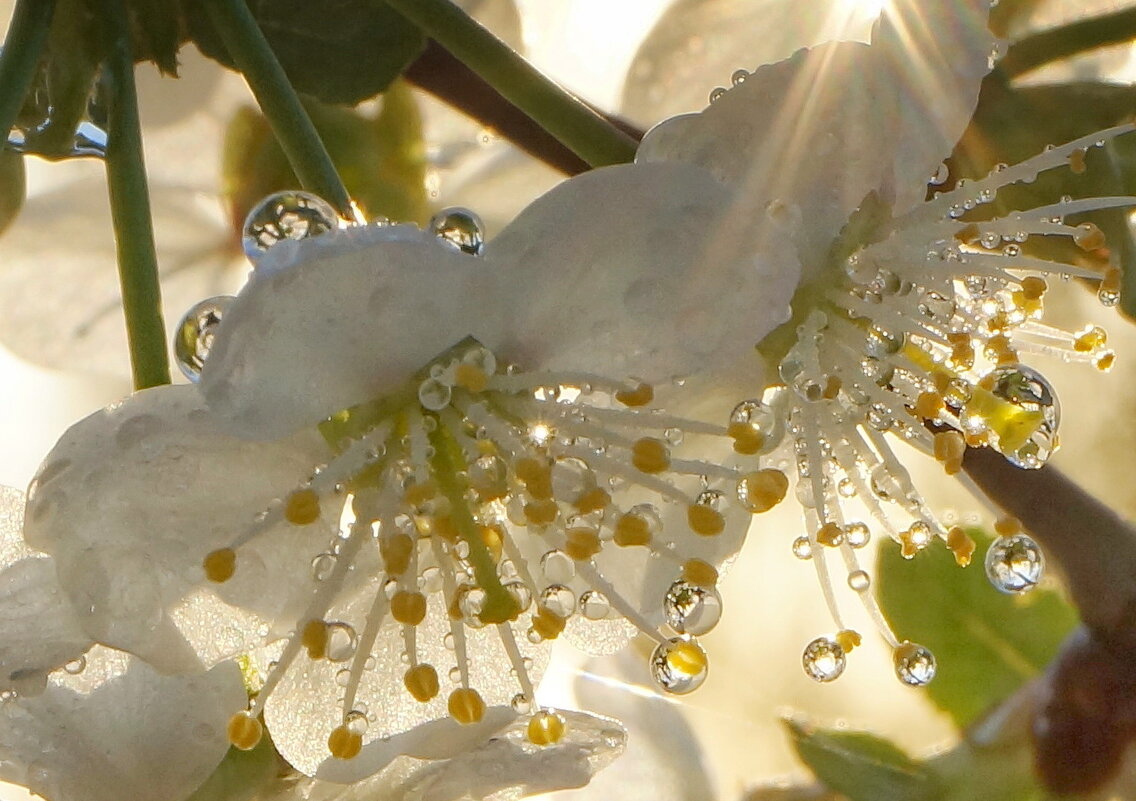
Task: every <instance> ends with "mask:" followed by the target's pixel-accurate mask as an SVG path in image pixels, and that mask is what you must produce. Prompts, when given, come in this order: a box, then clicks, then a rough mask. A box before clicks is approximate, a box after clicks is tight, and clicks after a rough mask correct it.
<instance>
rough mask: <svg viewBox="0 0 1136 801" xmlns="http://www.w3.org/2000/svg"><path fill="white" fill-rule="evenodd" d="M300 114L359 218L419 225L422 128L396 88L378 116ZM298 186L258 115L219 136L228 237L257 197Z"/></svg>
mask: <svg viewBox="0 0 1136 801" xmlns="http://www.w3.org/2000/svg"><path fill="white" fill-rule="evenodd" d="M305 107H306V108H307V111H308V114H309V115H310V116H311V118H312V122H313V123H314V124H315V126H316V130H317V131H319V134H320V138H321V139H322V140H323V142H324V144H325V145H326V147H327V150H328V153H329V154H330V155H331V158H332V160H333V161H334V162H335V164H336V166H337V167H338V169H339V174H340V176H341V177H342V179H343V183H344V185H345V186H346V187H347V191H348V193H349V194H350V195H351V197H352V199H353V200H354V201H355V202H356V203H357V204H358V205H359V208H360V209H361V210H362V212H363V213H364V215H366V216H367V217H369V218H374V217H380V216H381V217H389V218H390V219H392V220H399V221H405V222H417V223H420V224H421V223H425V222H426V219H427V218H428V217H429V206H428V203H427V195H426V152H425V143H424V141H423V138H422V120H421V117H420V115H419V112H418V106H417V103H416V102H415V100H414V97H413V95H412V94H411V91H410V89H409V88H407V87H406V85H405V84H404V83H403V82H401V81H396V82H395V83H393V84H392V85H391V87H390V88H389V89H388V90H387V92H386V93H385V94H384V95H383V97H382V105H381V107H380V110H379V111H378V113H377V114H368V113H364V112H360V111H355V110H353V109H345V108H340V107H338V106H329V105H325V104H323V103H318V102H316V101H311V100H310V101H308V102H306V103H305ZM299 185H300V184H299V181H298V180H297V179H296V177H295V175H294V174H293V172H292V168H291V167H290V166H289V164H288V159H287V158H286V157H285V156H284V151H283V150H282V149H281V148H280V145H279V144H278V143H277V141H276V138H275V137H274V136H273V134H272V130H271V128H270V127H269V125H268V121H267V120H266V119H265V118H264V116H263V115H262V114H261V113H260V112H259V111H254V110H253V109H251V108H247V107H246V108H244V109H241V110H240V111H239V112H238V113H237V115H236V116H235V117H234V118H233V120H232V121H231V122H230V124H229V128H228V130H227V131H226V133H225V146H224V156H223V164H222V192H223V194H224V196H225V203H226V206H227V207H228V208H229V214H230V219H231V221H232V224H233V226H234V231H239V229H240V226H241V224H242V223H243V221H244V218H245V215H246V214H248V212H249V210H250V209H251V208H252V207H253V205H255V204H256V203H257V201H259V200H260V199H261V198H262V197H264V196H265V195H268V194H270V193H272V192H278V191H281V190H285V189H295V188H297V187H298V186H299Z"/></svg>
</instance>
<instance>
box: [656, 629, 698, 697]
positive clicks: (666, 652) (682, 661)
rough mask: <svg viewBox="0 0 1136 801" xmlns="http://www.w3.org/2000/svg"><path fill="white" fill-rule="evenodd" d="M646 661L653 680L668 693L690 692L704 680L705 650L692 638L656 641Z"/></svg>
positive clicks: (680, 693) (681, 693)
mask: <svg viewBox="0 0 1136 801" xmlns="http://www.w3.org/2000/svg"><path fill="white" fill-rule="evenodd" d="M650 664H651V676H652V678H654V680H655V683H656V684H658V685H659V687H661V688H662V689H663V690H665V691H666V692H668V693H673V694H675V695H683V694H684V693H689V692H693V691H694V690H697V689H698V688H699V687H700V686H702V682H704V681H706V673H707V670H708V662H707V659H706V652H705V651H704V650H703V649H702V646H701V645H699V644H698V643H697V642H695V641H694V640H688V639H685V638H683V637H675V638H673V639H670V640H666V641H665V642H662V643H659V645H658V646H657V647H656V648H655V650H654V653H652V654H651V662H650Z"/></svg>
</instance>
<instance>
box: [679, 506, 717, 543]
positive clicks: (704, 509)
mask: <svg viewBox="0 0 1136 801" xmlns="http://www.w3.org/2000/svg"><path fill="white" fill-rule="evenodd" d="M686 522H687V523H688V524H689V525H690V530H691V531H693V532H694V533H695V534H700V535H702V536H703V537H713V536H715V535H717V534H721V533H722V531H723V530H724V529H725V528H726V518H724V517H722V513H721V512H719V511H718V510H717V509H713V508H711V507H709V506H706V505H705V504H701V503H695V504H692V505H690V506H689V507H687V510H686Z"/></svg>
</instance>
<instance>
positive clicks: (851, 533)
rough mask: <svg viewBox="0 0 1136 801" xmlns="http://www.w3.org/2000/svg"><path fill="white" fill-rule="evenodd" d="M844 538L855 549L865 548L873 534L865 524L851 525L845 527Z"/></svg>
mask: <svg viewBox="0 0 1136 801" xmlns="http://www.w3.org/2000/svg"><path fill="white" fill-rule="evenodd" d="M844 537H845V539H847V541H848V544H849V545H851V546H852V547H853V548H863V547H864V546H865V545H867V544H868V541H869V540H870V539H871V538H872V532H871V531H870V530H869V529H868V527H867V526H866V525H864V524H863V523H849V524H848V525H847V526H845V527H844Z"/></svg>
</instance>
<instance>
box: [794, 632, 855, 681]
mask: <svg viewBox="0 0 1136 801" xmlns="http://www.w3.org/2000/svg"><path fill="white" fill-rule="evenodd" d="M845 664H846V661H845V658H844V649H843V648H841V647H840V644H839V643H838V642H836V641H835V640H830V639H829V638H828V637H817V638H816V639H815V640H813V641H812V642H810V643H809V644H808V645H806V646H805V650H804V653H802V654H801V665H802V666H803V667H804V668H805V673H806V674H808V677H809V678H810V679H812V680H813V681H820V682H827V681H833V680H835V679H837V678H839V677H840V674H841V673H843V672H844V666H845Z"/></svg>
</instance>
